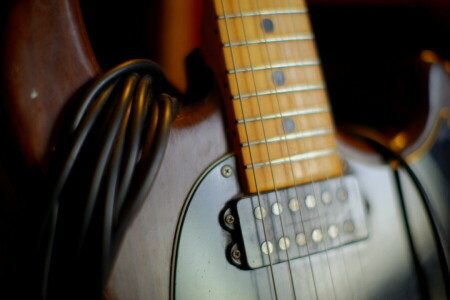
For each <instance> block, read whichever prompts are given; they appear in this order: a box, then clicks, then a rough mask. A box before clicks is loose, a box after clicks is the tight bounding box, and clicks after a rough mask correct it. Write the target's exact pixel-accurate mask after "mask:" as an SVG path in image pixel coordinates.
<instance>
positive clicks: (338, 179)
mask: <svg viewBox="0 0 450 300" xmlns="http://www.w3.org/2000/svg"><path fill="white" fill-rule="evenodd" d="M302 2H303V1H302V0H300V4H301V3H302ZM305 6H306V5H305ZM307 21H308V24H309V26H311V23H310V21H309V18H308V20H307ZM314 46H315V43H314ZM299 50H301V49H299ZM316 55H317V50H316ZM318 72H320V74H321V77H322V78H323V73H322V72H321V70H320V69H319V70H318ZM305 73H306V76H307V77H309V76H308V73H307V72H305ZM323 79H324V78H323ZM324 93H327V92H326V89H325V90H324ZM315 98H316V99H317V95H316V96H315ZM326 98H328V97H326ZM327 106H328V107H329V106H330V104H329V101H327ZM329 117H330V118H332V115H331V114H329ZM313 118H315V119H317V118H318V117H317V115H316V114H314V115H313ZM332 124H334V122H333V121H332ZM331 134H332V136H334V137H336V132H335V129H334V126H332V133H331ZM319 144H321V145H322V146H324V144H323V140H322V141H321V142H319ZM339 160H340V157H339ZM338 167H339V173H340V174H341V176H342V175H344V170H343V166H342V163H341V161H340V162H339V163H338ZM341 176H339V177H338V178H337V181H338V182H339V184H340V186H339V187H337V188H336V191H337V190H338V189H339V188H342V186H345V184H344V183H343V179H342V177H341ZM330 177H331V176H330V173H329V169H326V180H325V184H324V185H326V186H328V191H330V190H333V189H332V188H330V187H331V185H332V184H331V182H330ZM321 196H322V195H321ZM320 200H322V199H320ZM320 200H319V201H320ZM333 205H334V206H336V201H334V202H333ZM350 214H351V218H352V219H354V218H353V211H352V210H350ZM336 226H337V225H336ZM326 233H328V232H327V231H325V232H324V234H326ZM338 240H339V242H340V244H341V243H342V234H339V232H338ZM327 248H328V247H327ZM343 248H344V247H341V246H339V247H338V249H336V250H337V251H338V252H339V253H340V256H341V262H342V263H343V270H344V273H345V279H346V280H345V281H346V285H347V290H349V289H350V290H351V293H352V294H353V295H355V293H356V292H355V291H354V290H353V288H352V287H353V286H354V285H352V284H350V279H349V273H348V269H347V261H346V258H345V254H344V249H343ZM357 249H358V251H357V254H358V255H357V256H358V264H359V268H360V270H361V272H362V268H361V262H360V259H359V247H358V248H357ZM327 254H328V250H327ZM327 259H329V258H328V255H327ZM356 298H357V296H356ZM365 298H366V297H365Z"/></svg>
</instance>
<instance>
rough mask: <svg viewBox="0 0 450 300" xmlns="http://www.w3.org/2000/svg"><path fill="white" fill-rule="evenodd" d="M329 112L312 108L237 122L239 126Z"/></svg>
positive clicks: (324, 108) (321, 108)
mask: <svg viewBox="0 0 450 300" xmlns="http://www.w3.org/2000/svg"><path fill="white" fill-rule="evenodd" d="M328 111H329V110H328V107H311V108H307V109H302V110H292V111H285V112H281V113H276V114H272V115H263V116H261V117H255V118H245V119H238V120H237V121H236V122H237V123H238V124H244V123H248V122H255V121H261V120H271V119H278V118H285V117H294V116H302V115H311V114H318V113H323V112H328Z"/></svg>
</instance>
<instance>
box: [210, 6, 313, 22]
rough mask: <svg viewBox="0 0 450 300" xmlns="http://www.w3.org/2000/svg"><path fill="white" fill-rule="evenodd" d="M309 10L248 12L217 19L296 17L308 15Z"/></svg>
mask: <svg viewBox="0 0 450 300" xmlns="http://www.w3.org/2000/svg"><path fill="white" fill-rule="evenodd" d="M306 13H308V10H307V9H292V8H290V9H270V10H269V9H266V10H258V11H248V12H242V13H237V14H227V15H220V16H218V17H217V18H218V19H219V20H224V19H233V18H245V17H256V16H276V15H295V14H306Z"/></svg>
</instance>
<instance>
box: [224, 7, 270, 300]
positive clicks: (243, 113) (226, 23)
mask: <svg viewBox="0 0 450 300" xmlns="http://www.w3.org/2000/svg"><path fill="white" fill-rule="evenodd" d="M224 1H225V0H221V4H222V11H223V15H224V16H225V17H224V21H225V27H226V31H227V32H226V34H227V38H228V41H229V42H230V43H231V38H230V29H229V25H228V18H227V17H226V15H227V10H226V8H225V3H224ZM230 53H231V60H232V64H233V69H234V70H236V64H235V56H234V50H233V47H230ZM236 87H237V90H238V94H239V95H241V90H240V84H239V80H238V78H237V76H236ZM240 104H241V111H242V115H243V116H245V110H244V105H243V104H242V101H241V102H240ZM244 119H245V118H244ZM244 128H245V133H246V136H247V142H249V135H248V127H247V122H246V121H244ZM249 150H250V151H249V153H250V160H251V162H252V164H253V163H254V159H253V154H252V150H251V149H249ZM253 177H254V179H255V187H256V193H257V198H258V203H259V205H260V207H262V206H261V192H260V191H259V186H258V181H257V178H256V172H255V169H254V168H253ZM262 227H263V233H264V238H265V239H266V240H267V230H266V225H265V222H264V220H262ZM269 269H270V277H271V282H272V286H273V289H274V293H275V298H276V299H278V293H277V287H276V285H275V277H274V273H273V263H272V258H271V255H270V251H269Z"/></svg>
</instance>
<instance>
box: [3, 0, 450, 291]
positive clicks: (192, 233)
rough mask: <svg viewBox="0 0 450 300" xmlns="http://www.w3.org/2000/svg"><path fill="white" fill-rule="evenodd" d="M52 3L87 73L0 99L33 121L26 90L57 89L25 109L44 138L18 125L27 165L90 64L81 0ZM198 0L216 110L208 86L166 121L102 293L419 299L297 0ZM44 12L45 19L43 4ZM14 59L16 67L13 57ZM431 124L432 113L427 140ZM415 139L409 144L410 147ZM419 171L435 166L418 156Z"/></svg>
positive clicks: (414, 204)
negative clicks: (342, 131) (334, 102)
mask: <svg viewBox="0 0 450 300" xmlns="http://www.w3.org/2000/svg"><path fill="white" fill-rule="evenodd" d="M30 2H31V1H30ZM49 2H52V1H49ZM53 2H54V3H53ZM53 2H52V3H53V4H52V5H53V6H54V8H55V9H57V10H59V11H60V12H61V14H62V15H63V16H64V15H65V16H66V17H67V16H69V17H70V18H67V19H64V18H61V19H63V20H66V22H68V23H66V25H67V28H66V29H64V27H61V28H60V30H61V31H65V30H67V32H65V33H66V34H69V32H70V33H71V34H72V36H73V37H75V38H74V39H73V40H72V41H73V44H74V45H75V46H74V47H71V49H75V50H77V51H73V53H75V52H77V53H78V55H80V56H79V57H78V58H77V59H74V60H72V61H71V66H77V65H78V66H82V67H83V68H81V69H79V70H83V71H80V74H79V75H78V76H74V77H76V80H74V79H71V81H70V82H71V83H70V85H65V86H64V89H63V92H61V94H64V95H63V96H61V95H58V97H56V96H55V97H50V98H48V97H47V98H44V97H43V94H45V93H47V94H48V93H50V94H51V93H55V92H54V91H49V90H41V89H39V84H37V85H36V84H35V85H33V84H32V83H29V82H26V84H25V86H27V89H21V90H20V92H18V94H16V95H15V98H14V97H13V98H14V99H19V100H17V101H16V102H11V103H10V104H8V109H9V111H10V112H12V114H14V115H20V116H26V117H24V119H25V120H29V119H30V118H29V116H27V114H28V112H27V110H26V109H25V108H24V107H25V106H24V105H23V103H32V105H38V106H39V105H40V104H39V103H42V102H37V101H36V99H38V100H40V99H41V98H42V100H41V101H44V102H45V101H49V100H48V99H56V100H53V101H55V102H56V104H55V103H53V107H54V109H52V110H51V111H50V112H49V113H48V115H50V118H47V119H45V118H43V117H42V116H40V115H37V116H33V118H35V119H38V120H41V121H42V119H45V120H46V122H38V124H43V125H42V126H44V127H46V128H44V129H41V131H42V132H44V133H43V135H42V136H41V137H40V138H39V141H37V140H31V141H30V140H27V139H26V136H27V134H29V132H27V131H26V130H24V127H17V129H16V130H17V131H18V132H16V134H17V135H18V136H19V142H21V145H22V148H23V149H25V153H27V157H28V160H29V161H30V162H31V163H32V164H36V162H41V163H42V161H45V159H44V158H43V157H44V154H42V153H45V152H46V151H47V150H48V149H46V148H45V147H46V145H48V143H49V142H48V141H49V139H50V138H49V136H50V132H51V130H50V129H48V128H47V127H52V126H54V124H55V122H56V121H55V120H56V119H57V115H58V113H59V112H60V111H61V107H63V106H64V103H63V101H62V100H58V99H62V98H66V99H67V98H70V95H72V94H73V93H75V91H76V90H77V88H79V86H80V85H82V84H83V83H84V82H85V81H87V80H88V79H89V78H92V77H93V76H94V75H95V74H96V73H98V72H99V67H98V65H97V64H96V62H95V60H94V59H93V56H92V50H91V49H90V48H89V43H88V42H87V41H86V34H85V32H84V30H83V27H82V25H81V23H80V22H81V21H80V12H79V10H78V8H77V5H76V1H53ZM207 2H209V4H210V5H212V4H214V8H211V12H208V9H207V14H208V13H209V15H210V16H211V20H212V21H211V22H215V24H216V25H215V26H216V29H217V31H216V32H217V33H216V39H217V41H214V39H212V42H211V43H216V45H217V46H218V47H219V49H218V52H217V54H216V53H215V54H214V57H215V60H216V66H215V67H216V75H217V76H216V77H217V79H218V82H219V84H218V85H219V86H220V87H222V88H221V94H222V97H221V99H222V101H223V102H224V106H225V109H224V110H223V109H222V107H221V105H220V104H219V102H218V99H219V97H211V99H209V100H208V102H207V103H205V104H203V105H200V106H199V107H197V110H196V111H195V112H193V116H192V115H191V116H190V117H187V113H188V112H189V113H191V114H192V111H189V110H186V112H185V113H182V114H181V115H180V116H179V118H178V119H177V120H176V122H175V124H174V128H173V130H172V134H171V137H170V141H169V146H168V148H167V152H166V154H165V159H164V161H163V163H162V166H161V169H160V172H159V174H158V177H157V179H156V181H155V183H154V185H153V188H152V190H151V192H150V194H149V195H148V201H147V202H146V204H145V205H144V207H143V208H142V210H141V212H140V214H139V215H138V217H137V218H136V220H135V221H134V224H133V225H132V226H131V228H130V229H129V232H128V234H127V236H126V238H125V240H124V242H123V245H122V249H121V251H120V253H119V257H118V259H117V262H116V264H115V267H114V270H113V272H112V275H111V278H110V280H109V284H108V288H107V291H106V293H105V297H106V298H107V299H381V298H388V299H417V298H419V288H418V286H419V284H420V282H418V280H417V276H416V274H415V270H414V265H413V263H412V256H411V250H410V247H409V244H408V241H407V237H406V232H405V227H404V222H403V220H402V217H401V214H400V209H399V204H398V203H399V202H398V191H397V190H396V187H395V184H394V180H393V175H392V171H391V169H390V167H389V166H387V165H384V164H381V163H373V162H371V163H367V162H365V161H364V160H362V159H361V158H362V157H363V156H362V155H360V152H358V151H356V150H352V149H351V147H350V146H349V145H347V144H344V143H342V142H339V140H338V138H337V136H336V130H335V128H334V125H333V120H332V114H331V109H330V107H329V104H328V99H327V93H326V85H325V82H324V79H323V76H322V73H321V66H320V59H319V57H318V55H317V51H316V49H315V44H314V34H313V33H312V29H311V27H310V25H309V19H308V11H307V7H306V5H305V3H304V2H303V1H299V0H295V1H293V0H282V1H278V0H277V1H274V0H259V1H256V0H246V1H238V0H215V1H214V3H212V2H213V1H207ZM24 6H26V5H25V4H24ZM21 8H22V9H23V7H21ZM39 9H41V10H42V11H41V13H42V14H41V17H42V15H45V14H44V11H45V10H44V9H43V8H42V7H41V8H39ZM39 9H38V11H39ZM18 10H20V8H18ZM25 11H27V10H26V9H25ZM29 12H30V14H31V12H32V10H31V9H30V10H29ZM67 12H70V13H69V14H68V15H67ZM34 13H36V11H34ZM58 20H60V19H59V18H58ZM67 20H69V21H67ZM47 21H48V20H47ZM61 22H63V21H61ZM44 23H45V24H47V23H46V22H44ZM48 23H51V22H50V21H48ZM63 23H64V22H63ZM44 29H45V28H41V30H44ZM25 31H26V30H25ZM210 32H211V33H213V32H214V28H212V29H210ZM47 38H48V39H51V38H52V36H51V34H50V35H48V37H47ZM34 42H37V43H41V41H34ZM42 44H43V46H42V47H43V48H45V47H48V43H46V42H45V41H42ZM72 46H73V45H72ZM18 48H19V47H18ZM51 49H52V48H51ZM16 50H17V49H16ZM42 51H43V52H44V53H45V50H42ZM11 52H12V53H16V54H14V55H13V54H11V56H12V58H11V62H14V61H20V60H21V59H22V61H23V57H26V54H24V52H25V51H24V50H23V49H22V50H21V51H17V52H14V51H13V50H12V51H11ZM17 53H19V54H17ZM69 53H72V52H70V51H69ZM80 53H81V54H80ZM62 56H64V55H62ZM65 57H67V55H65ZM69 57H70V55H69ZM9 66H11V65H9ZM26 66H27V64H26V63H24V64H23V68H25V67H26ZM56 69H58V68H55V70H56ZM9 70H11V72H12V73H11V74H14V72H16V71H17V67H16V69H14V68H12V67H11V68H10V69H9ZM53 74H54V75H47V76H48V77H47V78H44V79H42V80H44V81H45V80H47V81H49V82H51V81H52V80H53V79H54V78H57V77H58V75H57V72H53ZM52 76H53V78H51V77H52ZM432 76H434V77H436V78H438V82H440V83H439V85H440V87H441V88H446V86H447V84H448V78H447V77H446V76H447V75H446V74H445V72H444V71H443V69H442V68H441V67H439V66H434V67H433V69H432ZM9 78H14V77H9ZM10 80H14V79H10ZM432 82H433V83H435V82H437V80H436V79H434V80H433V81H432ZM42 84H43V85H44V86H45V84H44V83H42ZM10 86H15V85H10ZM13 90H14V88H11V91H13ZM11 91H9V94H10V95H14V93H13V92H11ZM56 94H57V93H56ZM52 96H54V95H52ZM431 101H432V103H434V104H432V107H434V108H435V109H432V110H430V116H432V117H435V116H436V112H439V113H441V112H443V111H444V109H445V107H448V105H449V102H448V97H446V96H445V94H440V95H435V96H433V95H432V99H431ZM55 105H56V106H55ZM439 113H437V114H439ZM442 115H443V117H445V116H444V114H442ZM192 119H200V120H201V122H192ZM32 123H33V122H31V121H26V122H25V123H24V124H25V125H26V126H27V127H26V128H27V130H31V131H33V130H36V129H35V128H33V126H32ZM225 124H227V125H225ZM436 128H437V125H436V123H435V122H434V120H432V118H431V117H430V118H429V121H428V125H427V127H426V130H425V131H424V133H423V135H422V136H421V139H422V141H425V140H427V139H426V137H429V136H430V133H432V132H436ZM227 132H228V133H229V135H228V136H227ZM419 140H420V139H418V141H419ZM228 141H229V143H228ZM33 143H34V144H33ZM424 144H426V143H423V142H421V143H419V142H418V143H417V144H415V145H413V147H411V148H410V149H409V150H408V151H410V152H411V153H413V152H414V153H417V151H414V150H415V149H416V150H417V149H422V150H423V145H424ZM30 145H31V146H30ZM229 145H231V146H229ZM421 152H425V151H421ZM415 166H416V168H417V169H418V170H419V171H422V170H424V169H428V170H430V169H431V170H432V172H433V174H437V173H436V172H437V171H436V168H435V166H434V164H433V162H432V160H431V159H430V157H429V156H427V155H425V156H422V157H421V159H420V160H418V161H416V163H415ZM438 175H439V174H438ZM438 175H434V176H433V178H424V179H425V182H424V184H425V186H426V187H427V188H428V190H429V191H430V192H431V194H432V197H433V198H434V199H436V203H435V204H436V205H439V208H440V211H441V212H443V214H444V217H445V218H446V217H448V214H447V215H445V212H446V211H447V212H448V208H447V207H446V206H445V199H441V198H443V195H444V193H445V191H447V190H446V189H447V187H446V186H445V182H443V180H442V179H441V177H439V176H438ZM402 178H403V180H404V181H405V182H404V185H405V190H406V192H405V193H406V198H407V199H408V205H409V209H410V213H411V214H410V215H411V216H412V220H411V222H412V225H413V229H414V232H415V238H416V241H417V246H418V249H419V253H420V257H421V258H422V259H423V263H424V266H425V270H426V272H427V275H428V278H429V279H430V282H428V284H429V286H430V293H431V297H433V298H436V299H438V298H439V297H442V295H443V286H444V284H445V283H443V282H442V280H441V278H440V277H439V269H438V267H437V266H436V265H435V263H436V260H435V254H434V249H433V247H432V241H431V237H430V234H429V227H428V225H427V222H426V218H425V217H424V214H423V212H422V209H421V206H420V204H419V203H420V202H419V200H418V195H417V193H416V192H415V191H414V188H413V186H412V184H411V183H410V182H409V181H408V179H407V177H403V176H402ZM443 203H444V204H443Z"/></svg>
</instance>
